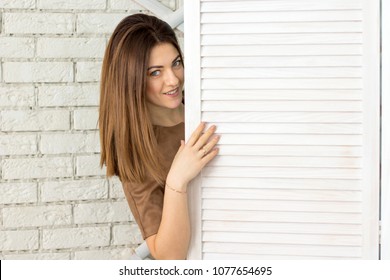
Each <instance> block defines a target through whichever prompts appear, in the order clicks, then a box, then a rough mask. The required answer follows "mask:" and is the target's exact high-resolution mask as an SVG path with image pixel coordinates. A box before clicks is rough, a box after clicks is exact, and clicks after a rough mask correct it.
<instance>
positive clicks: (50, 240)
mask: <svg viewBox="0 0 390 280" xmlns="http://www.w3.org/2000/svg"><path fill="white" fill-rule="evenodd" d="M42 239H43V245H42V246H43V248H44V249H63V248H78V247H83V248H85V247H92V246H93V247H97V246H108V245H109V243H110V228H109V227H107V226H106V227H83V228H61V229H51V230H49V229H47V230H43V238H42Z"/></svg>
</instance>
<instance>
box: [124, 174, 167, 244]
mask: <svg viewBox="0 0 390 280" xmlns="http://www.w3.org/2000/svg"><path fill="white" fill-rule="evenodd" d="M122 185H123V191H124V193H125V196H126V199H127V202H128V204H129V206H130V210H131V212H132V213H133V216H134V219H135V221H136V222H137V224H138V226H139V228H140V230H141V234H142V237H143V239H146V238H148V237H149V236H151V235H154V234H156V233H157V232H158V229H159V227H160V223H161V215H162V209H163V201H164V188H163V187H162V186H161V185H159V184H158V183H157V182H156V181H154V180H152V179H150V180H147V181H146V182H144V183H141V184H135V183H129V182H126V183H122Z"/></svg>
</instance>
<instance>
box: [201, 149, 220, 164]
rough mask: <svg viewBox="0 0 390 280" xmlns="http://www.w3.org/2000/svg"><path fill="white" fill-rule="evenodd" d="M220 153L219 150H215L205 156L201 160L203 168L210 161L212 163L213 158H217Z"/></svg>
mask: <svg viewBox="0 0 390 280" xmlns="http://www.w3.org/2000/svg"><path fill="white" fill-rule="evenodd" d="M218 153H219V148H214V149H213V150H212V151H210V152H209V153H208V154H207V155H205V156H204V157H203V158H202V159H201V163H202V166H205V165H206V164H207V163H208V162H209V161H211V160H212V159H213V158H215V157H216V155H218Z"/></svg>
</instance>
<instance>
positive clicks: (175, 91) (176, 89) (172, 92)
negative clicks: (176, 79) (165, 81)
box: [164, 87, 179, 97]
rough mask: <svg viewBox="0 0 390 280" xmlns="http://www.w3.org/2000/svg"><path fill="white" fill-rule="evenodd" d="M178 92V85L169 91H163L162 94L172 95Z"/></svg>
mask: <svg viewBox="0 0 390 280" xmlns="http://www.w3.org/2000/svg"><path fill="white" fill-rule="evenodd" d="M178 94H179V88H178V87H177V88H175V89H173V90H171V91H168V92H165V93H164V95H168V96H172V97H174V96H177V95H178Z"/></svg>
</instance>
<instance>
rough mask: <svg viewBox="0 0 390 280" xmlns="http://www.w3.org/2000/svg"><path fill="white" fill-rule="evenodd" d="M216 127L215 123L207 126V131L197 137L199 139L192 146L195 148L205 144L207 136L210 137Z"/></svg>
mask: <svg viewBox="0 0 390 280" xmlns="http://www.w3.org/2000/svg"><path fill="white" fill-rule="evenodd" d="M216 129H217V127H216V126H215V125H212V126H211V127H209V129H207V131H206V132H205V133H204V134H203V135H202V136H201V137H199V139H198V141H197V142H196V143H195V145H194V147H195V148H196V149H201V148H202V147H203V146H204V145H206V144H207V142H208V140H209V138H210V137H211V135H213V134H214V132H215V130H216Z"/></svg>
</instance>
